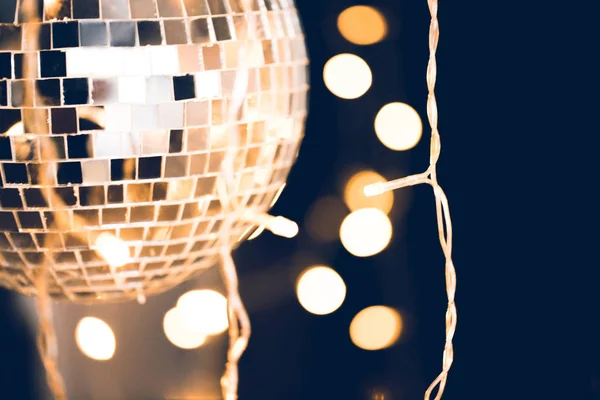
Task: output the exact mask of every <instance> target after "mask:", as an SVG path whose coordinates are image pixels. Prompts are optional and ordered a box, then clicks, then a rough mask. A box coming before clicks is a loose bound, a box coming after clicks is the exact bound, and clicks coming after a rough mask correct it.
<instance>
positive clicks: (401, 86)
mask: <svg viewBox="0 0 600 400" xmlns="http://www.w3.org/2000/svg"><path fill="white" fill-rule="evenodd" d="M366 3H367V4H372V5H375V6H377V7H379V8H380V9H381V10H382V11H383V12H384V13H385V15H386V16H387V17H388V21H389V23H390V27H391V32H390V35H389V37H388V39H386V40H385V41H384V42H382V43H379V44H376V45H374V46H369V47H364V48H363V47H357V46H354V45H351V44H350V43H348V42H346V41H345V40H344V39H343V38H342V37H341V36H340V35H339V33H338V32H337V30H336V25H335V22H336V18H337V15H338V14H339V12H341V11H342V10H343V9H344V8H346V7H348V6H350V5H353V4H356V3H355V2H351V1H339V0H329V1H322V2H318V1H314V0H298V7H299V9H300V12H301V15H302V18H303V24H304V27H305V30H306V36H307V44H308V48H309V54H310V58H311V86H312V91H311V100H310V113H309V119H308V125H307V135H306V139H305V141H304V144H303V147H302V151H301V153H300V158H299V160H298V163H297V165H296V167H295V168H294V170H293V171H292V174H291V176H290V179H289V183H288V187H287V189H286V190H285V192H284V194H283V196H282V198H281V200H280V201H279V202H278V204H277V205H276V208H275V212H276V213H279V214H282V215H286V216H288V217H290V218H292V219H295V220H297V221H303V219H304V216H305V214H306V211H307V209H308V208H309V207H310V205H311V204H312V203H313V202H314V201H315V200H316V199H317V198H318V197H320V196H322V195H325V194H336V193H338V192H339V184H340V181H341V179H343V177H344V176H342V175H343V174H342V172H343V171H345V169H347V168H350V167H354V166H356V165H357V164H358V165H361V164H362V165H364V166H366V167H371V168H375V169H377V170H380V171H389V172H388V173H387V175H389V174H392V177H393V176H395V175H394V174H400V173H412V172H420V171H422V170H423V169H424V168H425V167H426V163H427V161H428V140H422V141H421V143H420V144H419V145H418V146H417V147H416V148H415V149H414V150H411V151H410V152H408V153H406V154H405V153H394V152H391V151H389V150H387V149H385V148H384V147H383V146H382V145H381V144H380V143H379V142H378V141H377V139H376V138H375V135H374V133H373V132H372V121H373V118H374V117H375V115H376V113H377V110H378V109H379V108H380V107H381V106H382V105H383V104H385V103H387V102H390V101H404V102H407V103H409V104H411V105H413V106H414V107H415V108H416V109H417V111H418V112H419V113H420V114H421V117H422V119H423V120H424V121H425V120H426V119H425V118H426V114H425V101H426V86H425V68H426V63H427V57H428V48H427V35H428V24H429V15H428V10H427V4H426V1H425V0H419V1H408V0H403V1H389V0H379V1H376V2H366ZM363 4H364V3H363ZM440 7H441V8H440V26H441V40H440V50H439V83H438V89H437V93H438V104H439V110H440V132H441V137H442V148H443V150H442V157H441V161H440V165H439V180H440V183H441V184H442V186H444V188H445V189H446V192H447V195H448V198H449V201H450V207H451V213H452V217H453V221H454V228H455V247H454V250H455V264H456V267H457V273H458V292H457V293H458V294H457V304H458V315H459V318H458V333H457V335H456V340H455V364H454V366H453V369H452V371H451V374H450V379H449V383H448V387H447V392H446V395H445V396H444V399H447V400H451V399H542V398H545V399H575V400H579V399H582V400H583V399H599V398H600V346H599V344H598V343H599V342H600V323H599V321H600V302H599V296H598V292H599V287H600V282H599V280H598V278H599V277H600V274H599V272H598V270H599V268H600V265H598V255H597V249H598V244H597V240H598V238H599V237H598V229H597V226H598V225H597V222H598V218H597V217H598V215H597V208H598V206H597V203H598V199H597V193H598V177H597V175H596V173H597V171H598V168H597V164H596V160H597V159H598V154H597V153H598V148H599V144H600V143H599V138H598V136H599V134H600V131H599V128H598V123H597V116H598V106H599V105H600V104H599V103H600V102H599V101H598V96H597V93H598V85H597V79H596V75H597V73H598V62H597V59H598V55H597V53H598V50H597V39H598V34H597V32H596V27H597V22H596V21H595V20H594V18H595V16H596V15H597V11H598V10H597V7H596V6H595V5H594V4H593V3H591V2H570V3H567V2H559V3H556V4H554V3H551V2H546V3H544V4H539V5H538V4H536V2H520V3H515V4H510V3H509V2H481V1H480V2H475V1H455V2H449V1H444V0H442V1H441V5H440ZM342 52H352V53H355V54H358V55H360V56H361V57H363V58H364V59H365V60H367V61H368V62H369V64H370V65H371V68H372V70H373V75H374V82H373V87H372V89H371V90H370V91H369V92H368V93H367V94H366V95H365V96H364V97H363V98H361V99H358V100H355V101H344V100H341V99H338V98H335V97H334V96H333V95H331V94H330V93H329V92H328V91H327V90H326V88H325V86H324V84H323V81H322V69H323V65H324V64H325V62H326V61H327V60H328V59H329V58H330V57H332V56H333V55H335V54H338V53H342ZM424 138H426V136H424ZM397 176H400V175H397ZM397 198H398V197H397ZM410 198H411V203H410V204H411V206H410V209H409V211H408V214H407V216H406V218H405V219H399V220H397V221H396V225H397V226H396V229H397V230H401V231H402V232H404V233H403V234H402V235H401V237H399V238H397V239H396V240H394V242H393V243H392V244H391V245H390V248H389V249H388V250H387V251H385V252H384V253H382V254H381V255H378V256H376V257H373V258H371V259H367V260H359V259H356V258H353V257H350V256H349V255H348V254H347V253H345V252H344V251H343V249H342V248H341V246H339V245H333V246H324V245H319V244H317V243H313V242H311V240H310V239H309V238H308V237H307V236H306V235H305V234H301V235H300V236H299V237H298V239H295V240H291V241H285V240H282V239H278V238H273V237H272V236H268V235H263V237H261V238H260V239H257V240H256V241H254V242H253V243H252V244H246V245H244V246H242V248H241V249H240V250H239V251H238V252H237V253H236V260H237V262H238V267H239V269H240V274H241V284H242V295H243V296H244V297H246V298H249V299H250V300H252V298H253V296H254V297H256V292H257V291H260V290H264V289H265V288H264V287H261V281H260V280H257V279H249V278H245V277H248V276H261V275H257V273H260V272H262V274H263V275H262V276H265V277H269V279H266V281H268V282H269V284H272V283H273V282H274V283H275V284H276V285H278V286H279V287H278V289H277V292H278V293H283V294H284V295H282V296H280V297H279V299H280V300H278V301H277V302H271V303H268V304H269V307H255V308H253V307H250V311H251V314H252V315H251V317H252V320H253V323H254V337H253V339H252V344H251V346H250V348H249V350H248V352H247V353H246V355H245V356H244V358H243V360H242V362H241V388H240V395H241V396H240V397H241V398H242V399H302V400H307V399H335V400H342V399H343V400H352V399H371V398H373V395H372V394H373V393H374V392H376V391H379V392H382V393H385V394H386V397H385V399H386V400H389V399H393V400H404V399H406V400H412V399H419V398H422V393H423V391H424V390H425V388H426V387H427V386H428V384H429V382H430V380H432V379H433V378H434V377H435V376H436V374H437V373H438V372H439V369H440V367H441V352H442V346H443V339H444V336H443V333H444V325H443V324H444V311H445V306H446V304H445V303H446V299H445V293H444V274H443V263H442V257H441V252H440V250H439V244H438V243H437V241H436V240H437V237H436V227H435V219H434V217H435V214H434V203H433V196H432V193H431V191H430V189H428V188H425V187H423V188H416V189H414V190H412V192H411V194H410ZM301 225H302V224H301ZM301 228H302V226H301ZM307 260H310V261H320V262H325V263H328V264H330V265H333V266H334V267H335V268H336V269H337V270H338V271H340V273H341V274H342V276H343V277H344V279H345V280H346V283H347V285H348V293H349V294H348V298H347V300H346V303H345V304H344V306H343V307H342V308H341V309H340V310H339V311H338V312H336V313H334V314H332V315H331V316H329V317H327V318H320V317H315V316H312V315H309V314H307V313H306V312H304V311H303V310H302V309H301V308H300V307H299V306H298V304H297V302H296V301H295V299H294V295H293V291H294V282H293V280H291V279H289V278H288V277H289V274H288V273H287V272H290V271H292V270H295V269H297V268H299V267H300V266H302V265H304V264H305V263H306V262H307ZM282 270H284V271H287V272H286V273H283V275H282V276H283V277H282V278H281V279H279V278H277V277H278V276H279V275H278V274H282V272H281V271H282ZM263 285H264V284H263ZM13 302H14V298H13V297H12V295H11V294H9V293H7V292H5V291H0V321H2V322H1V323H0V398H2V399H5V398H6V399H33V398H36V397H35V389H34V388H35V384H34V382H35V381H37V379H38V378H36V377H35V376H36V372H35V370H34V367H33V365H32V363H31V362H30V361H29V360H31V359H32V357H33V356H34V354H35V348H34V347H33V346H34V344H33V341H32V338H31V337H30V334H29V333H27V330H26V329H25V322H24V321H23V320H22V317H21V315H20V313H19V312H18V311H17V310H16V309H15V308H14V306H13V305H12V304H13ZM250 303H252V301H250ZM373 304H388V305H392V306H395V307H398V308H399V309H401V310H403V311H404V312H405V315H406V317H407V318H408V320H407V321H406V322H407V334H406V337H403V339H402V340H401V342H400V344H398V345H397V346H394V347H392V348H391V349H389V350H385V351H381V352H364V351H361V350H359V349H357V348H356V347H354V346H353V345H352V343H351V342H350V340H349V338H348V334H347V329H348V324H349V322H350V320H351V319H352V316H353V315H354V314H355V313H356V312H358V311H359V310H360V309H362V308H364V307H366V306H369V305H373ZM87 379H94V378H93V376H90V377H88V378H87Z"/></svg>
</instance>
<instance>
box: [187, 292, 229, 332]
mask: <svg viewBox="0 0 600 400" xmlns="http://www.w3.org/2000/svg"><path fill="white" fill-rule="evenodd" d="M177 308H178V309H179V316H180V318H181V322H182V324H183V325H184V326H185V327H186V329H188V330H190V331H192V332H195V333H200V334H203V335H217V334H219V333H222V332H224V331H225V330H226V329H227V327H228V326H229V320H228V318H227V299H225V297H224V296H223V295H222V294H221V293H217V292H215V291H214V290H207V289H205V290H192V291H189V292H187V293H185V294H184V295H183V296H181V297H180V298H179V300H178V301H177Z"/></svg>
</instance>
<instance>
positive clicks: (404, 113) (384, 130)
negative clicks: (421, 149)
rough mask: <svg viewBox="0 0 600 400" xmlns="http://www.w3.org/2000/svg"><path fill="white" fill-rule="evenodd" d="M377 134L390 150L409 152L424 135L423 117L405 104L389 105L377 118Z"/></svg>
mask: <svg viewBox="0 0 600 400" xmlns="http://www.w3.org/2000/svg"><path fill="white" fill-rule="evenodd" d="M375 133H376V134H377V137H378V138H379V140H380V141H381V143H383V144H384V146H386V147H387V148H389V149H392V150H409V149H412V148H413V147H415V146H416V145H417V143H419V140H420V139H421V134H422V133H423V123H422V122H421V117H420V116H419V114H418V113H417V112H416V111H415V109H414V108H412V107H411V106H409V105H408V104H404V103H389V104H386V105H385V106H383V107H382V108H381V110H379V112H378V113H377V117H375Z"/></svg>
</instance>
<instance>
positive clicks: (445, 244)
mask: <svg viewBox="0 0 600 400" xmlns="http://www.w3.org/2000/svg"><path fill="white" fill-rule="evenodd" d="M427 3H428V6H429V12H430V14H431V23H430V26H429V62H428V65H427V76H426V79H427V89H428V96H427V118H428V120H429V125H430V126H431V145H430V156H429V167H428V168H427V170H426V171H425V172H424V173H421V174H415V175H411V176H407V177H404V178H401V179H397V180H394V181H389V182H384V183H376V184H372V185H369V186H367V187H365V194H366V195H368V196H374V195H378V194H381V193H384V192H387V191H390V190H395V189H400V188H403V187H408V186H414V185H419V184H427V185H430V186H431V187H432V189H433V194H434V196H435V208H436V219H437V227H438V236H439V241H440V246H441V248H442V251H443V253H444V258H445V275H446V293H447V296H448V308H447V310H446V338H445V345H444V353H443V357H442V371H441V372H440V374H439V375H438V376H437V377H436V378H435V379H434V380H433V382H432V383H431V385H430V386H429V387H428V388H427V390H426V391H425V400H430V399H431V396H432V394H433V392H434V390H435V389H436V388H437V393H436V394H435V397H434V399H435V400H440V399H441V398H442V395H443V394H444V390H445V388H446V382H447V380H448V373H449V371H450V368H451V366H452V362H453V361H454V349H453V346H452V340H453V338H454V334H455V332H456V322H457V312H456V304H455V301H454V298H455V294H456V270H455V268H454V262H453V261H452V219H451V218H450V208H449V206H448V198H447V197H446V194H445V193H444V190H443V189H442V187H441V186H440V185H439V183H438V179H437V162H438V160H439V157H440V151H441V141H440V134H439V130H438V108H437V101H436V98H435V84H436V80H437V61H436V52H437V47H438V42H439V38H440V28H439V23H438V16H437V14H438V0H427Z"/></svg>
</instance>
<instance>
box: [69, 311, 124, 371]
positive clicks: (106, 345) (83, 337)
mask: <svg viewBox="0 0 600 400" xmlns="http://www.w3.org/2000/svg"><path fill="white" fill-rule="evenodd" d="M75 340H76V341H77V346H78V347H79V350H81V352H82V353H83V354H85V355H86V356H88V357H89V358H91V359H93V360H98V361H106V360H110V359H111V358H112V357H113V355H114V354H115V349H116V347H117V342H116V340H115V334H114V333H113V331H112V329H111V328H110V326H109V325H108V324H107V323H106V322H104V321H102V320H101V319H98V318H94V317H85V318H83V319H82V320H81V321H79V323H78V324H77V328H75Z"/></svg>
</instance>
